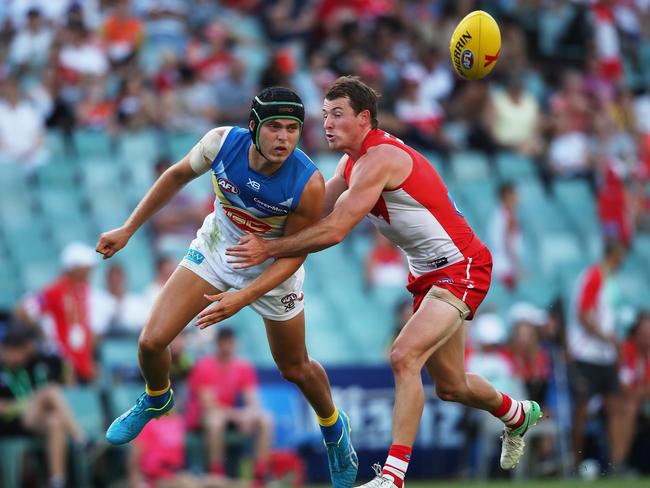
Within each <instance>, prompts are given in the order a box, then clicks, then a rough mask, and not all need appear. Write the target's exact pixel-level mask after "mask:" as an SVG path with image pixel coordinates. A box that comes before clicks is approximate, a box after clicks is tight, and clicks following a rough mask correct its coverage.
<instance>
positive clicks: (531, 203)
mask: <svg viewBox="0 0 650 488" xmlns="http://www.w3.org/2000/svg"><path fill="white" fill-rule="evenodd" d="M517 194H518V195H519V198H520V204H519V215H520V221H521V224H522V228H523V230H524V232H525V233H531V234H532V235H533V236H535V237H537V238H541V237H543V236H544V235H545V234H548V233H553V232H555V233H557V232H569V231H570V230H571V225H570V223H569V220H568V219H567V216H566V213H565V212H564V211H563V209H562V208H560V206H559V205H557V203H556V202H555V201H554V200H552V199H550V198H548V197H546V195H545V194H544V192H543V190H542V189H541V186H540V185H539V184H537V183H536V184H532V185H531V184H526V185H523V186H521V185H520V186H518V187H517Z"/></svg>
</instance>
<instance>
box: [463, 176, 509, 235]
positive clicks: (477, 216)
mask: <svg viewBox="0 0 650 488" xmlns="http://www.w3.org/2000/svg"><path fill="white" fill-rule="evenodd" d="M456 188H457V189H456V190H455V192H454V193H453V194H452V197H453V199H454V201H455V202H456V204H457V207H458V209H459V210H460V211H461V213H463V214H466V218H467V221H468V222H469V224H470V225H471V226H473V227H485V226H486V224H487V223H488V222H489V220H490V218H491V217H492V214H493V213H494V211H495V210H496V208H497V205H498V199H497V194H496V185H495V182H494V181H493V180H490V179H488V180H486V181H471V182H466V183H464V184H462V185H458V186H457V187H456Z"/></svg>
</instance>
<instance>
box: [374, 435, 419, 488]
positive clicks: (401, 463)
mask: <svg viewBox="0 0 650 488" xmlns="http://www.w3.org/2000/svg"><path fill="white" fill-rule="evenodd" d="M412 450H413V449H412V448H410V447H409V446H400V445H398V444H393V445H392V446H390V450H389V451H388V457H387V458H386V463H384V467H383V468H382V470H381V475H382V477H385V478H392V480H393V484H394V485H395V486H397V488H402V487H403V486H404V476H406V470H407V469H408V467H409V461H410V460H411V451H412Z"/></svg>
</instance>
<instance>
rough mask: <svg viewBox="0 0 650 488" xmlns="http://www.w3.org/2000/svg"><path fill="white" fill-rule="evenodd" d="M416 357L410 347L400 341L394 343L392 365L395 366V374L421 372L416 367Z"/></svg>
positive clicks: (391, 354)
mask: <svg viewBox="0 0 650 488" xmlns="http://www.w3.org/2000/svg"><path fill="white" fill-rule="evenodd" d="M416 362H417V361H416V358H415V357H414V356H413V354H411V352H410V351H409V350H408V348H406V347H404V346H402V345H400V344H399V343H395V344H393V347H392V349H391V351H390V366H391V368H393V373H394V374H395V376H402V375H408V374H414V373H415V374H419V371H418V368H417V367H416Z"/></svg>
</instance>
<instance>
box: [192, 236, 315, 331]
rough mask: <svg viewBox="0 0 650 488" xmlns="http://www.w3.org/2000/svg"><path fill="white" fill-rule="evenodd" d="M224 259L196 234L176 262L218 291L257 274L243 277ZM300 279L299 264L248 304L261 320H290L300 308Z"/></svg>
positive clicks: (238, 285)
mask: <svg viewBox="0 0 650 488" xmlns="http://www.w3.org/2000/svg"><path fill="white" fill-rule="evenodd" d="M226 258H227V256H225V255H223V254H221V253H220V252H216V253H215V252H211V251H210V249H209V248H208V246H207V244H206V243H205V241H204V240H203V239H202V238H201V237H197V238H196V239H194V240H193V241H192V243H191V244H190V248H189V249H188V251H187V254H186V255H185V257H184V258H183V259H182V260H181V262H180V265H181V266H183V267H184V268H187V269H189V270H190V271H192V272H193V273H195V274H197V275H199V276H200V277H201V278H203V279H204V280H205V281H207V282H208V283H210V284H211V285H212V286H214V287H215V288H217V289H219V290H221V291H227V290H230V289H235V290H241V289H242V288H244V287H246V286H247V285H248V283H250V282H251V281H253V280H254V279H255V278H256V277H257V276H246V275H245V274H243V273H241V272H240V270H237V269H233V268H232V267H231V266H232V265H230V264H228V263H227V262H226ZM304 280H305V269H304V267H302V266H301V267H300V269H298V271H296V272H295V273H294V274H293V275H291V276H290V277H289V278H288V279H287V280H286V281H284V282H283V283H281V284H280V285H279V286H277V287H276V288H274V289H273V290H271V291H269V292H268V293H267V294H266V295H264V296H262V297H260V298H258V299H257V300H255V301H254V302H253V303H251V305H250V307H251V308H252V309H253V310H255V311H256V312H257V313H258V314H259V315H261V316H262V317H264V318H265V319H269V320H277V321H285V320H289V319H292V318H293V317H295V316H296V315H298V314H299V313H300V312H301V311H302V310H303V309H304V293H303V291H302V284H303V282H304Z"/></svg>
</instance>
